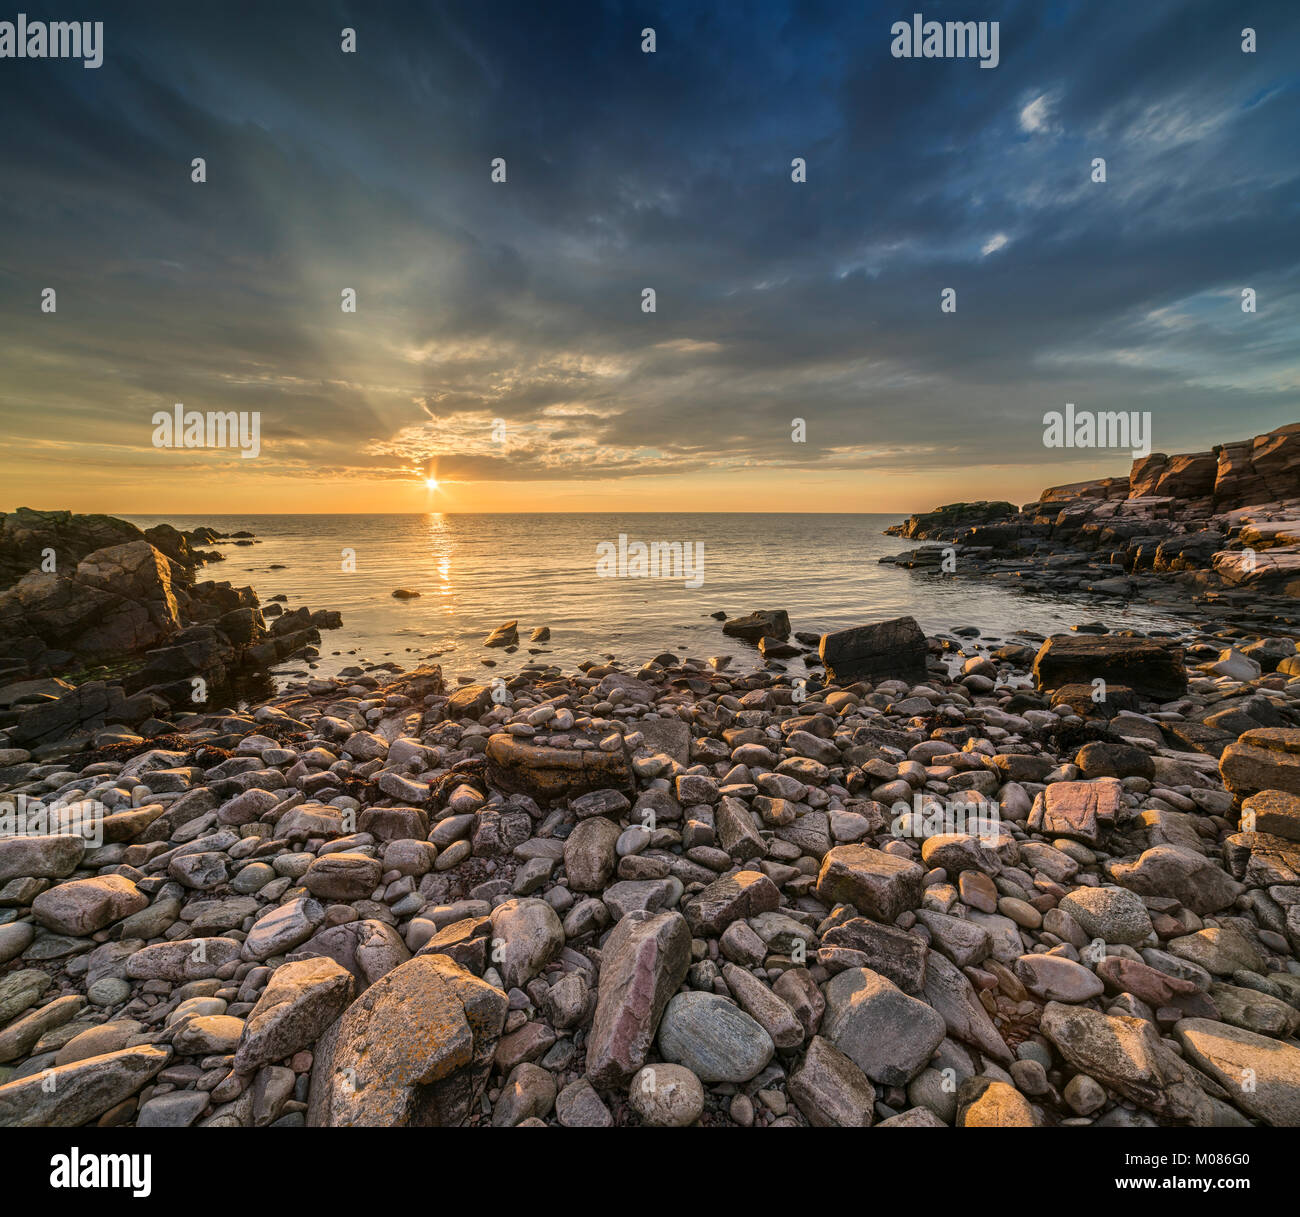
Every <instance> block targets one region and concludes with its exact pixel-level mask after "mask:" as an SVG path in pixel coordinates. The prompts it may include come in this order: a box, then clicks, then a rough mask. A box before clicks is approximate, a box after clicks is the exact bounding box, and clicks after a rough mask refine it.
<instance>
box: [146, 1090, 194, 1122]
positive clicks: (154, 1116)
mask: <svg viewBox="0 0 1300 1217" xmlns="http://www.w3.org/2000/svg"><path fill="white" fill-rule="evenodd" d="M207 1105H208V1092H207V1091H206V1090H172V1091H169V1092H168V1093H166V1094H160V1095H155V1096H154V1097H153V1098H151V1099H150V1100H149V1101H148V1102H147V1103H143V1104H141V1106H140V1111H139V1114H138V1115H137V1116H136V1121H135V1125H136V1127H137V1128H189V1127H190V1126H191V1125H192V1124H193V1123H194V1121H195V1120H197V1119H198V1118H199V1116H201V1115H202V1114H203V1112H204V1109H205V1108H206V1107H207Z"/></svg>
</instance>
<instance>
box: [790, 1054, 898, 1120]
mask: <svg viewBox="0 0 1300 1217" xmlns="http://www.w3.org/2000/svg"><path fill="white" fill-rule="evenodd" d="M788 1089H789V1092H790V1097H791V1098H792V1099H793V1100H794V1102H795V1105H796V1106H797V1107H798V1108H799V1110H800V1111H801V1112H803V1114H804V1117H805V1118H806V1119H807V1121H808V1123H809V1124H811V1125H812V1126H813V1127H814V1128H870V1127H871V1119H872V1115H873V1112H874V1110H875V1104H876V1088H875V1087H874V1086H873V1085H872V1084H871V1079H870V1078H868V1077H867V1075H866V1074H865V1073H863V1072H862V1070H861V1069H859V1068H858V1067H857V1065H855V1064H854V1063H853V1062H852V1061H851V1060H849V1058H848V1057H847V1056H845V1055H844V1053H842V1052H841V1051H840V1050H839V1049H838V1048H836V1047H835V1045H834V1044H832V1043H831V1042H830V1040H828V1039H824V1038H823V1037H822V1036H820V1035H818V1036H814V1037H813V1038H812V1040H811V1041H810V1042H809V1044H808V1051H807V1052H805V1053H804V1057H803V1060H801V1061H800V1062H799V1065H798V1067H797V1068H796V1069H795V1070H794V1071H793V1072H792V1073H791V1074H790V1080H789V1083H788Z"/></svg>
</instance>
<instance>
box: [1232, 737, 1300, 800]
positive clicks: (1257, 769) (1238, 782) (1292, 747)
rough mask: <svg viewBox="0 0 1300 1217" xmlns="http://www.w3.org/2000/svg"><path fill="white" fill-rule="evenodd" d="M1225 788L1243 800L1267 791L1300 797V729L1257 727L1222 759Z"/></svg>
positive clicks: (1234, 745)
mask: <svg viewBox="0 0 1300 1217" xmlns="http://www.w3.org/2000/svg"><path fill="white" fill-rule="evenodd" d="M1219 772H1220V774H1221V775H1222V777H1223V784H1224V785H1225V786H1226V787H1227V788H1228V789H1229V790H1230V791H1232V793H1233V794H1235V795H1236V796H1237V797H1238V798H1239V799H1244V798H1248V797H1249V796H1250V795H1253V794H1258V793H1259V792H1260V791H1263V790H1280V791H1283V792H1284V793H1286V794H1293V795H1300V728H1296V727H1257V728H1255V729H1254V730H1252V731H1246V732H1244V733H1243V734H1242V735H1241V736H1240V737H1239V738H1238V739H1237V741H1236V742H1235V743H1232V744H1229V745H1228V746H1227V748H1225V749H1224V751H1223V755H1222V756H1221V757H1220V758H1219Z"/></svg>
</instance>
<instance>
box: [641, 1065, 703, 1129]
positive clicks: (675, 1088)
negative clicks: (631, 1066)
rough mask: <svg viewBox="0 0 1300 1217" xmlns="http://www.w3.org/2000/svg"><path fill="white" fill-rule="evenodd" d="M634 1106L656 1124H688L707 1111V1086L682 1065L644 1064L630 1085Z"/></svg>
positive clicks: (655, 1125) (645, 1117) (683, 1125)
mask: <svg viewBox="0 0 1300 1217" xmlns="http://www.w3.org/2000/svg"><path fill="white" fill-rule="evenodd" d="M627 1101H628V1104H629V1105H630V1106H631V1108H632V1110H633V1111H635V1112H636V1113H637V1115H639V1116H640V1117H641V1118H642V1119H643V1120H644V1121H645V1122H646V1123H647V1124H649V1125H651V1126H652V1127H655V1128H687V1127H689V1126H690V1125H692V1124H694V1123H695V1121H696V1120H698V1119H699V1118H700V1116H701V1115H702V1114H703V1112H704V1087H703V1086H702V1085H701V1084H700V1079H699V1078H697V1077H696V1076H695V1074H693V1073H692V1072H691V1071H690V1070H689V1069H687V1068H685V1067H684V1066H682V1065H664V1064H655V1065H644V1066H642V1067H641V1068H640V1069H639V1070H638V1071H637V1072H636V1074H635V1076H634V1077H633V1078H632V1081H631V1083H630V1084H629V1086H628V1088H627Z"/></svg>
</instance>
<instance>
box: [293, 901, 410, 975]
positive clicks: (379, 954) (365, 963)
mask: <svg viewBox="0 0 1300 1217" xmlns="http://www.w3.org/2000/svg"><path fill="white" fill-rule="evenodd" d="M293 955H294V956H295V957H304V956H309V955H324V956H328V957H329V958H330V959H332V960H334V962H335V963H337V964H339V965H341V966H342V967H344V968H346V969H347V970H348V971H349V972H351V973H352V976H353V979H354V980H355V981H356V984H357V992H358V993H360V992H361V991H362V990H363V989H365V988H366V987H367V986H369V985H372V984H374V983H375V981H377V980H378V979H379V978H380V977H381V976H387V975H388V973H389V972H391V971H392V970H393V969H394V968H395V967H397V965H398V964H400V963H405V962H406V961H407V960H408V959H410V958H411V952H410V951H409V950H408V949H407V946H406V944H405V943H404V942H403V941H402V939H401V936H400V935H399V934H398V932H397V931H396V930H395V929H394V928H393V927H392V926H391V925H386V924H385V923H384V922H382V921H376V920H374V919H373V918H367V919H365V920H363V921H349V922H347V923H346V924H344V925H335V926H328V927H327V928H325V929H323V930H319V931H317V932H316V933H315V934H314V935H312V937H311V938H309V939H308V940H307V941H306V942H304V943H303V944H302V945H301V946H300V947H298V949H297V950H296V951H294V952H293Z"/></svg>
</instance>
